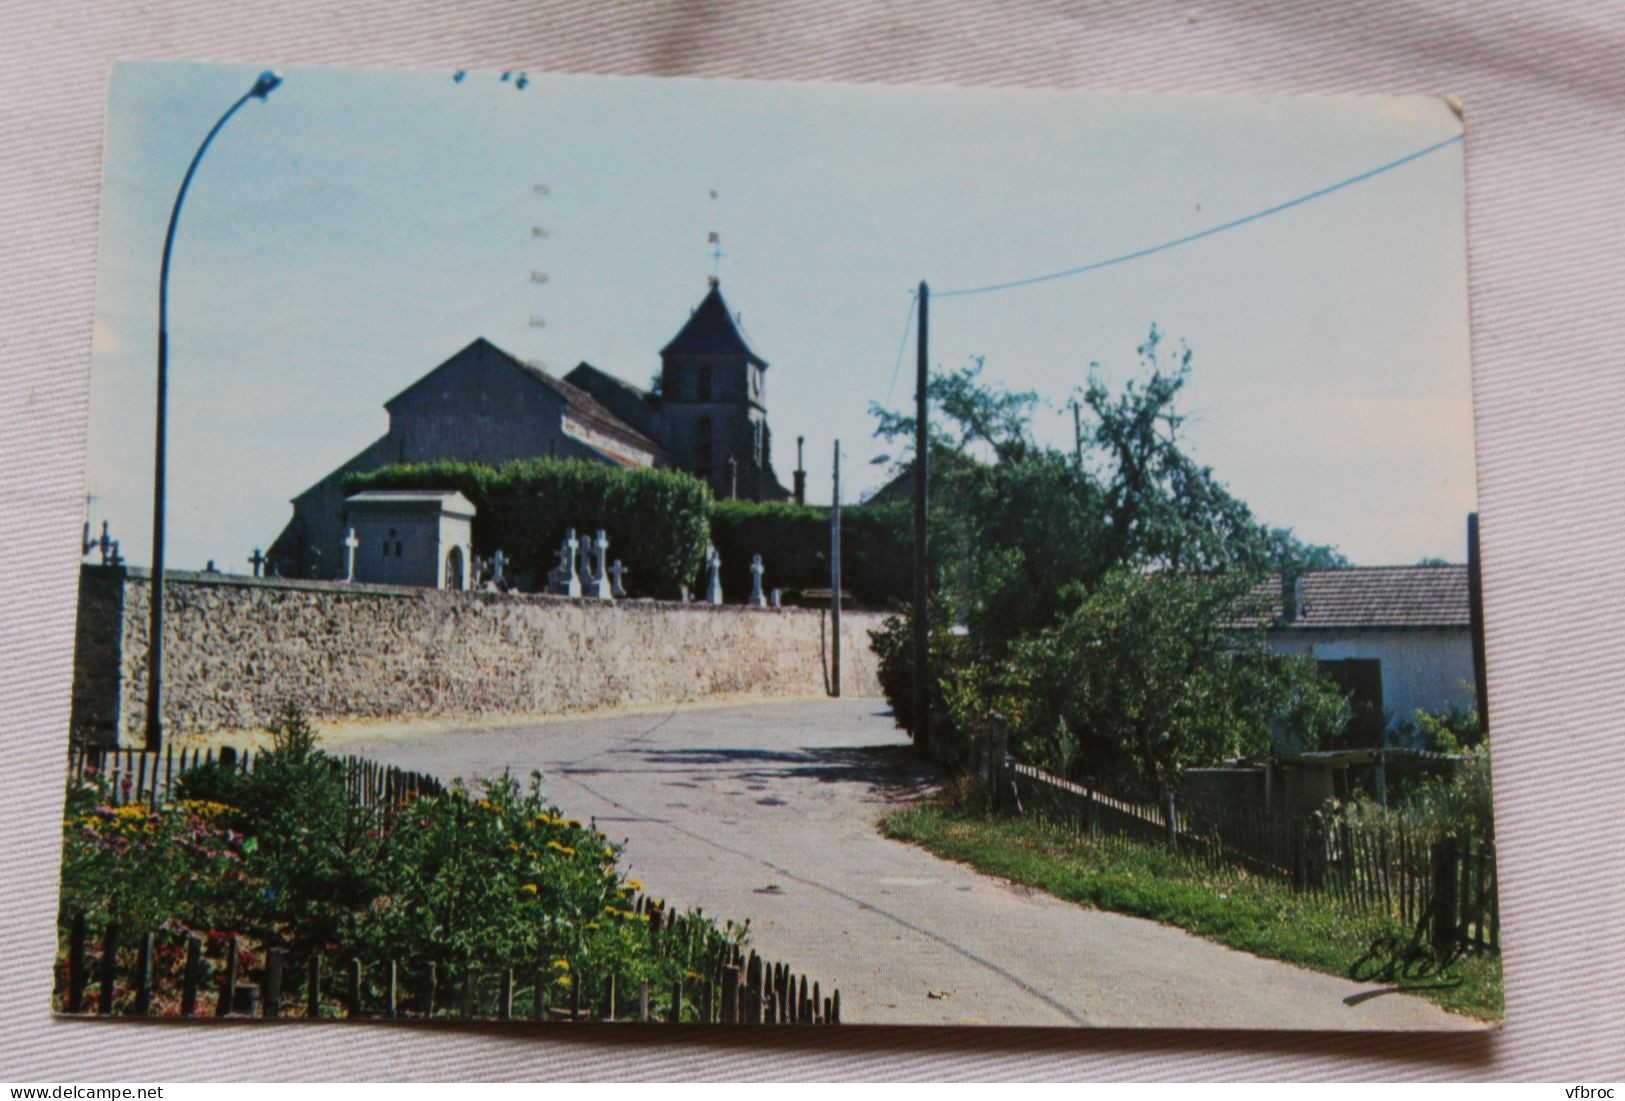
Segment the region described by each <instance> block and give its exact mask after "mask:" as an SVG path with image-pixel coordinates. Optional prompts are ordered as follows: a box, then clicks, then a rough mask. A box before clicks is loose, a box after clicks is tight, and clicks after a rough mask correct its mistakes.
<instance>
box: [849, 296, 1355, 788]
mask: <svg viewBox="0 0 1625 1101" xmlns="http://www.w3.org/2000/svg"><path fill="white" fill-rule="evenodd" d="M1138 351H1139V356H1140V361H1141V373H1140V377H1139V378H1137V379H1136V380H1134V381H1131V382H1130V383H1128V384H1127V385H1126V386H1124V387H1123V388H1122V389H1121V390H1120V391H1118V392H1115V393H1114V392H1112V391H1111V390H1109V389H1108V388H1107V387H1106V386H1105V385H1104V384H1103V383H1102V382H1101V381H1100V379H1099V377H1098V375H1096V374H1095V373H1094V372H1093V371H1091V376H1090V378H1089V380H1088V382H1087V383H1086V385H1085V386H1084V387H1083V388H1082V389H1081V390H1080V391H1078V396H1079V403H1080V404H1079V407H1080V409H1082V410H1086V411H1087V413H1088V424H1087V429H1086V431H1083V432H1081V433H1080V441H1079V447H1078V450H1077V451H1076V452H1075V453H1073V452H1064V451H1060V450H1058V449H1056V448H1052V447H1046V446H1043V445H1040V444H1039V443H1037V442H1036V441H1035V439H1034V437H1033V435H1032V431H1031V421H1032V415H1033V412H1034V410H1036V409H1037V408H1038V407H1039V406H1040V405H1041V404H1042V403H1041V401H1040V399H1039V398H1038V396H1037V395H1035V394H1032V393H1014V394H1012V393H1008V392H1005V391H1001V390H997V389H995V388H991V387H987V386H985V385H984V384H983V383H982V382H981V381H980V375H981V371H982V367H983V364H982V362H981V361H980V360H978V361H975V362H973V364H972V365H970V366H968V367H965V368H962V369H960V370H959V371H956V372H952V373H949V374H945V375H936V376H933V377H932V378H931V379H930V381H929V383H928V387H927V396H928V398H929V400H930V401H931V402H932V403H933V405H934V406H935V408H936V410H937V411H938V412H939V413H940V418H939V419H938V420H937V423H934V424H933V425H932V431H931V447H932V462H933V477H932V487H931V492H932V501H933V513H934V515H933V520H932V530H931V538H932V541H933V546H934V548H935V551H934V555H933V557H934V558H935V559H936V561H937V563H938V564H939V565H938V570H937V582H938V589H939V591H941V592H942V595H944V596H945V597H948V598H949V599H948V601H946V602H945V604H951V606H953V607H956V608H957V609H958V610H959V614H960V616H961V617H962V621H963V623H964V625H965V627H966V634H967V638H966V642H965V645H963V646H960V647H955V648H954V650H953V652H954V653H956V654H959V655H962V656H961V657H960V659H959V660H958V661H957V662H955V663H954V664H952V665H950V666H948V667H946V668H943V667H941V666H939V668H938V669H937V670H935V672H937V673H938V674H939V675H940V677H941V678H942V683H941V684H940V685H939V687H940V688H941V693H940V696H937V697H934V698H940V699H941V700H942V703H941V706H942V707H943V709H944V711H945V712H946V714H945V715H944V716H943V718H944V720H945V723H944V725H943V726H942V727H940V728H939V729H942V730H944V731H945V734H946V740H948V741H950V742H952V741H953V738H954V735H955V734H958V735H959V736H960V737H961V739H963V736H964V735H965V734H966V733H968V731H969V729H970V728H971V727H972V726H973V725H974V724H975V723H977V722H978V721H980V720H981V719H982V718H983V717H985V715H986V713H987V712H989V711H991V710H995V709H997V710H1001V711H1002V712H1004V713H1005V714H1006V715H1007V717H1010V718H1011V719H1012V724H1013V725H1012V733H1013V736H1015V738H1016V741H1015V744H1016V745H1017V746H1018V748H1019V749H1020V751H1021V752H1023V753H1024V754H1025V755H1027V756H1028V757H1029V759H1032V760H1035V761H1038V762H1040V763H1043V764H1044V765H1045V766H1046V767H1050V768H1053V769H1055V770H1057V771H1060V772H1062V773H1067V774H1077V775H1094V776H1097V777H1100V778H1102V779H1104V778H1106V777H1107V776H1110V777H1111V778H1112V779H1113V780H1115V781H1118V782H1126V781H1133V782H1135V783H1136V784H1137V785H1138V786H1151V787H1157V786H1161V785H1165V784H1167V783H1170V782H1173V781H1174V779H1175V777H1176V776H1177V773H1178V772H1179V770H1181V769H1182V768H1184V767H1186V766H1187V765H1189V764H1191V763H1193V762H1196V761H1212V760H1215V759H1217V757H1218V756H1222V755H1225V754H1234V753H1242V752H1255V751H1259V750H1261V749H1267V748H1268V747H1269V745H1270V743H1271V740H1272V739H1273V738H1274V737H1276V736H1277V735H1278V734H1279V733H1280V732H1281V731H1282V730H1283V729H1284V728H1286V727H1287V726H1292V727H1294V728H1295V733H1296V735H1297V737H1298V739H1299V741H1300V742H1308V743H1310V744H1312V743H1313V742H1314V740H1315V739H1317V738H1319V737H1320V736H1322V735H1324V734H1326V733H1327V732H1329V731H1331V730H1332V729H1334V728H1335V727H1336V726H1337V725H1338V723H1339V722H1341V721H1342V720H1343V718H1344V715H1343V714H1342V711H1341V710H1340V709H1339V704H1340V701H1339V700H1338V699H1336V698H1334V697H1328V696H1326V695H1325V694H1324V692H1323V691H1322V689H1323V686H1322V685H1321V683H1320V682H1319V680H1318V678H1317V677H1316V675H1315V674H1314V672H1313V670H1312V669H1310V668H1308V667H1307V666H1306V665H1304V663H1302V662H1295V661H1288V660H1285V659H1279V658H1275V657H1273V656H1272V655H1270V654H1268V652H1267V649H1266V648H1265V647H1264V646H1263V643H1262V638H1261V636H1258V635H1257V634H1256V633H1255V634H1254V635H1251V636H1248V635H1244V633H1243V632H1241V631H1240V629H1239V628H1237V627H1236V624H1237V623H1238V622H1240V620H1241V617H1240V616H1239V615H1238V610H1239V604H1238V602H1239V601H1241V600H1242V598H1243V596H1244V595H1245V594H1247V593H1249V592H1250V591H1251V590H1252V589H1253V588H1254V586H1255V585H1256V584H1257V583H1258V582H1259V581H1260V580H1261V579H1262V578H1263V576H1264V575H1265V574H1266V573H1267V572H1268V571H1270V570H1272V569H1288V570H1290V569H1301V568H1305V566H1306V565H1309V564H1313V565H1314V566H1315V567H1317V568H1319V567H1324V566H1332V565H1342V564H1346V563H1345V562H1344V560H1343V559H1342V556H1341V555H1338V554H1337V553H1336V551H1334V550H1333V549H1332V548H1329V547H1314V546H1309V545H1306V544H1303V543H1302V542H1300V541H1299V540H1298V539H1297V538H1296V537H1295V536H1293V535H1292V533H1291V531H1290V530H1288V529H1281V528H1275V529H1271V528H1268V527H1266V526H1264V525H1262V524H1260V523H1258V522H1257V520H1256V519H1255V518H1254V517H1253V515H1252V512H1251V510H1250V509H1249V508H1248V507H1247V505H1246V504H1245V503H1244V502H1243V501H1241V500H1239V499H1238V498H1236V497H1235V496H1233V495H1232V494H1231V493H1230V492H1229V491H1228V489H1227V488H1226V487H1225V486H1224V485H1223V484H1222V483H1221V482H1220V481H1219V480H1218V479H1217V477H1216V476H1215V475H1214V473H1213V471H1212V469H1211V468H1209V467H1206V466H1202V465H1200V464H1199V463H1197V462H1195V461H1194V460H1193V459H1192V458H1191V457H1190V456H1189V455H1188V454H1187V453H1186V451H1185V449H1184V447H1183V440H1182V427H1183V425H1184V415H1183V414H1182V413H1181V412H1180V411H1179V409H1178V398H1179V395H1180V392H1181V390H1182V389H1183V387H1184V385H1185V381H1186V379H1187V377H1188V375H1189V372H1190V366H1191V358H1192V357H1191V352H1190V350H1189V348H1187V347H1184V346H1183V345H1181V346H1180V348H1179V350H1178V351H1177V352H1174V353H1172V354H1170V353H1169V352H1168V351H1167V350H1166V348H1165V347H1164V339H1163V337H1162V335H1161V334H1160V333H1159V332H1158V330H1157V329H1156V328H1155V327H1153V328H1152V329H1151V332H1150V334H1149V336H1148V337H1147V339H1146V340H1145V342H1144V343H1143V344H1141V345H1140V347H1139V349H1138ZM876 415H877V419H878V420H879V427H878V429H877V432H876V434H877V435H879V436H882V437H885V438H888V439H890V438H898V437H903V438H906V437H908V436H910V435H911V434H912V433H913V428H914V424H913V420H912V418H908V417H904V416H901V415H899V414H895V413H888V412H886V411H884V410H878V409H877V410H876ZM939 453H941V454H942V455H943V456H944V459H945V460H946V461H944V462H943V463H941V464H940V465H939V464H938V462H937V455H938V454H939ZM906 626H907V621H906V618H905V619H903V620H899V621H898V623H897V624H893V625H891V632H890V634H887V635H886V637H887V638H890V637H892V635H894V634H895V633H896V632H897V631H899V630H905V629H906ZM933 626H934V627H936V626H937V625H936V624H933ZM935 633H936V632H935V631H934V632H933V634H934V635H935ZM877 637H878V636H877ZM934 722H935V719H934Z"/></svg>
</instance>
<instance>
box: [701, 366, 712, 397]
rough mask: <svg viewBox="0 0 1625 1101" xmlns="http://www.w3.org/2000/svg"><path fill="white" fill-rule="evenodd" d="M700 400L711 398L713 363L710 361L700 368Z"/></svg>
mask: <svg viewBox="0 0 1625 1101" xmlns="http://www.w3.org/2000/svg"><path fill="white" fill-rule="evenodd" d="M700 400H701V401H710V400H711V365H710V364H709V363H707V364H705V365H704V366H702V367H701V368H700Z"/></svg>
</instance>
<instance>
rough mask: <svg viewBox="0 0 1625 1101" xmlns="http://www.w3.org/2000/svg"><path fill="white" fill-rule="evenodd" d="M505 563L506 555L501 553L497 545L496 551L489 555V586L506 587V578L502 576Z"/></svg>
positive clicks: (495, 587) (506, 560)
mask: <svg viewBox="0 0 1625 1101" xmlns="http://www.w3.org/2000/svg"><path fill="white" fill-rule="evenodd" d="M507 564H508V556H507V555H505V554H503V553H502V548H501V547H498V548H497V549H496V553H494V554H492V555H491V587H492V588H493V589H505V588H507V586H508V579H507V578H505V577H503V576H502V569H503V567H504V566H506V565H507Z"/></svg>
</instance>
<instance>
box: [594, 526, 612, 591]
mask: <svg viewBox="0 0 1625 1101" xmlns="http://www.w3.org/2000/svg"><path fill="white" fill-rule="evenodd" d="M592 549H593V556H594V558H595V559H596V563H595V565H596V568H595V569H594V570H593V574H592V586H591V588H590V590H589V592H588V595H589V596H595V597H597V598H598V599H599V600H613V599H614V597H615V594H614V592H613V590H612V589H611V588H610V584H609V570H608V568H607V567H606V566H605V564H604V556H605V555H607V554H608V553H609V536H608V535H606V534H605V533H604V529H603V528H599V529H598V536H597V538H596V539H594V540H593V543H592Z"/></svg>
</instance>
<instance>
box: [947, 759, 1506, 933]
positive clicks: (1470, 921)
mask: <svg viewBox="0 0 1625 1101" xmlns="http://www.w3.org/2000/svg"><path fill="white" fill-rule="evenodd" d="M1001 748H1002V747H1001ZM978 769H979V770H981V771H982V776H983V779H984V781H985V782H986V783H987V784H988V785H989V789H990V790H991V791H992V793H993V795H994V802H995V806H996V807H998V808H999V809H1001V810H1004V811H1007V812H1011V813H1016V814H1022V815H1029V814H1030V815H1037V816H1040V817H1042V818H1045V819H1048V820H1051V821H1057V822H1062V823H1066V824H1069V825H1071V826H1073V827H1074V828H1076V829H1078V830H1079V831H1080V832H1083V833H1086V834H1088V835H1089V836H1090V837H1091V838H1092V839H1094V840H1095V841H1096V842H1097V843H1101V844H1106V845H1112V844H1135V845H1143V844H1159V845H1169V846H1172V847H1173V848H1174V849H1176V850H1177V851H1178V852H1179V853H1181V854H1182V855H1183V856H1185V857H1186V858H1187V859H1190V860H1192V861H1195V862H1198V863H1202V864H1205V865H1207V866H1208V867H1211V868H1214V869H1216V870H1217V869H1226V868H1242V869H1245V870H1246V871H1248V872H1250V873H1252V874H1256V875H1267V876H1270V877H1273V878H1275V879H1278V880H1280V881H1282V882H1285V883H1289V884H1290V885H1291V886H1292V888H1293V890H1295V891H1298V892H1304V893H1309V894H1312V895H1315V896H1318V897H1322V898H1325V899H1328V900H1331V901H1333V902H1334V903H1336V904H1337V905H1340V906H1343V907H1345V908H1348V909H1350V910H1354V911H1356V912H1359V913H1368V914H1375V915H1381V916H1386V917H1391V918H1394V919H1396V920H1398V921H1400V922H1403V923H1404V924H1406V925H1408V926H1412V927H1416V928H1426V929H1427V931H1428V934H1429V936H1430V938H1431V939H1432V941H1433V942H1434V944H1435V945H1436V946H1439V947H1441V948H1442V947H1443V946H1444V944H1445V943H1446V942H1449V943H1453V944H1454V945H1456V946H1457V947H1458V948H1459V949H1461V950H1464V951H1469V952H1474V953H1479V954H1483V953H1489V954H1496V955H1498V954H1499V953H1500V951H1501V915H1500V899H1499V895H1500V892H1499V889H1498V880H1497V876H1496V871H1495V845H1494V843H1493V842H1491V841H1487V840H1484V839H1482V838H1474V837H1466V836H1448V835H1439V834H1435V833H1427V832H1423V831H1420V830H1417V829H1415V828H1413V827H1411V826H1410V825H1408V824H1407V823H1405V822H1404V821H1402V820H1397V819H1396V820H1390V821H1383V820H1374V819H1351V818H1348V817H1345V816H1339V815H1316V816H1312V817H1310V818H1298V819H1289V818H1285V817H1282V816H1270V815H1265V814H1263V813H1259V812H1251V811H1246V812H1243V811H1232V812H1229V813H1206V814H1202V815H1199V816H1195V817H1194V818H1193V816H1192V815H1191V814H1190V813H1189V812H1188V811H1185V810H1179V809H1175V810H1174V812H1173V815H1172V819H1171V820H1170V817H1169V814H1168V811H1167V810H1166V809H1164V808H1162V807H1159V806H1157V805H1155V804H1150V803H1136V802H1132V801H1130V800H1125V799H1120V798H1117V797H1116V796H1113V795H1111V794H1109V793H1106V792H1102V791H1098V790H1094V789H1091V788H1088V787H1086V786H1084V785H1082V784H1075V783H1072V782H1070V781H1067V780H1063V779H1061V778H1060V777H1057V776H1052V775H1050V774H1049V773H1047V772H1044V771H1043V770H1041V769H1037V768H1034V767H1033V766H1031V765H1028V764H1023V763H1022V762H1019V761H1017V760H1015V759H1014V758H1013V757H1010V756H1009V755H1008V754H1007V753H998V754H996V755H994V756H992V757H989V758H986V759H984V760H983V761H982V762H980V763H979V765H978Z"/></svg>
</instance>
